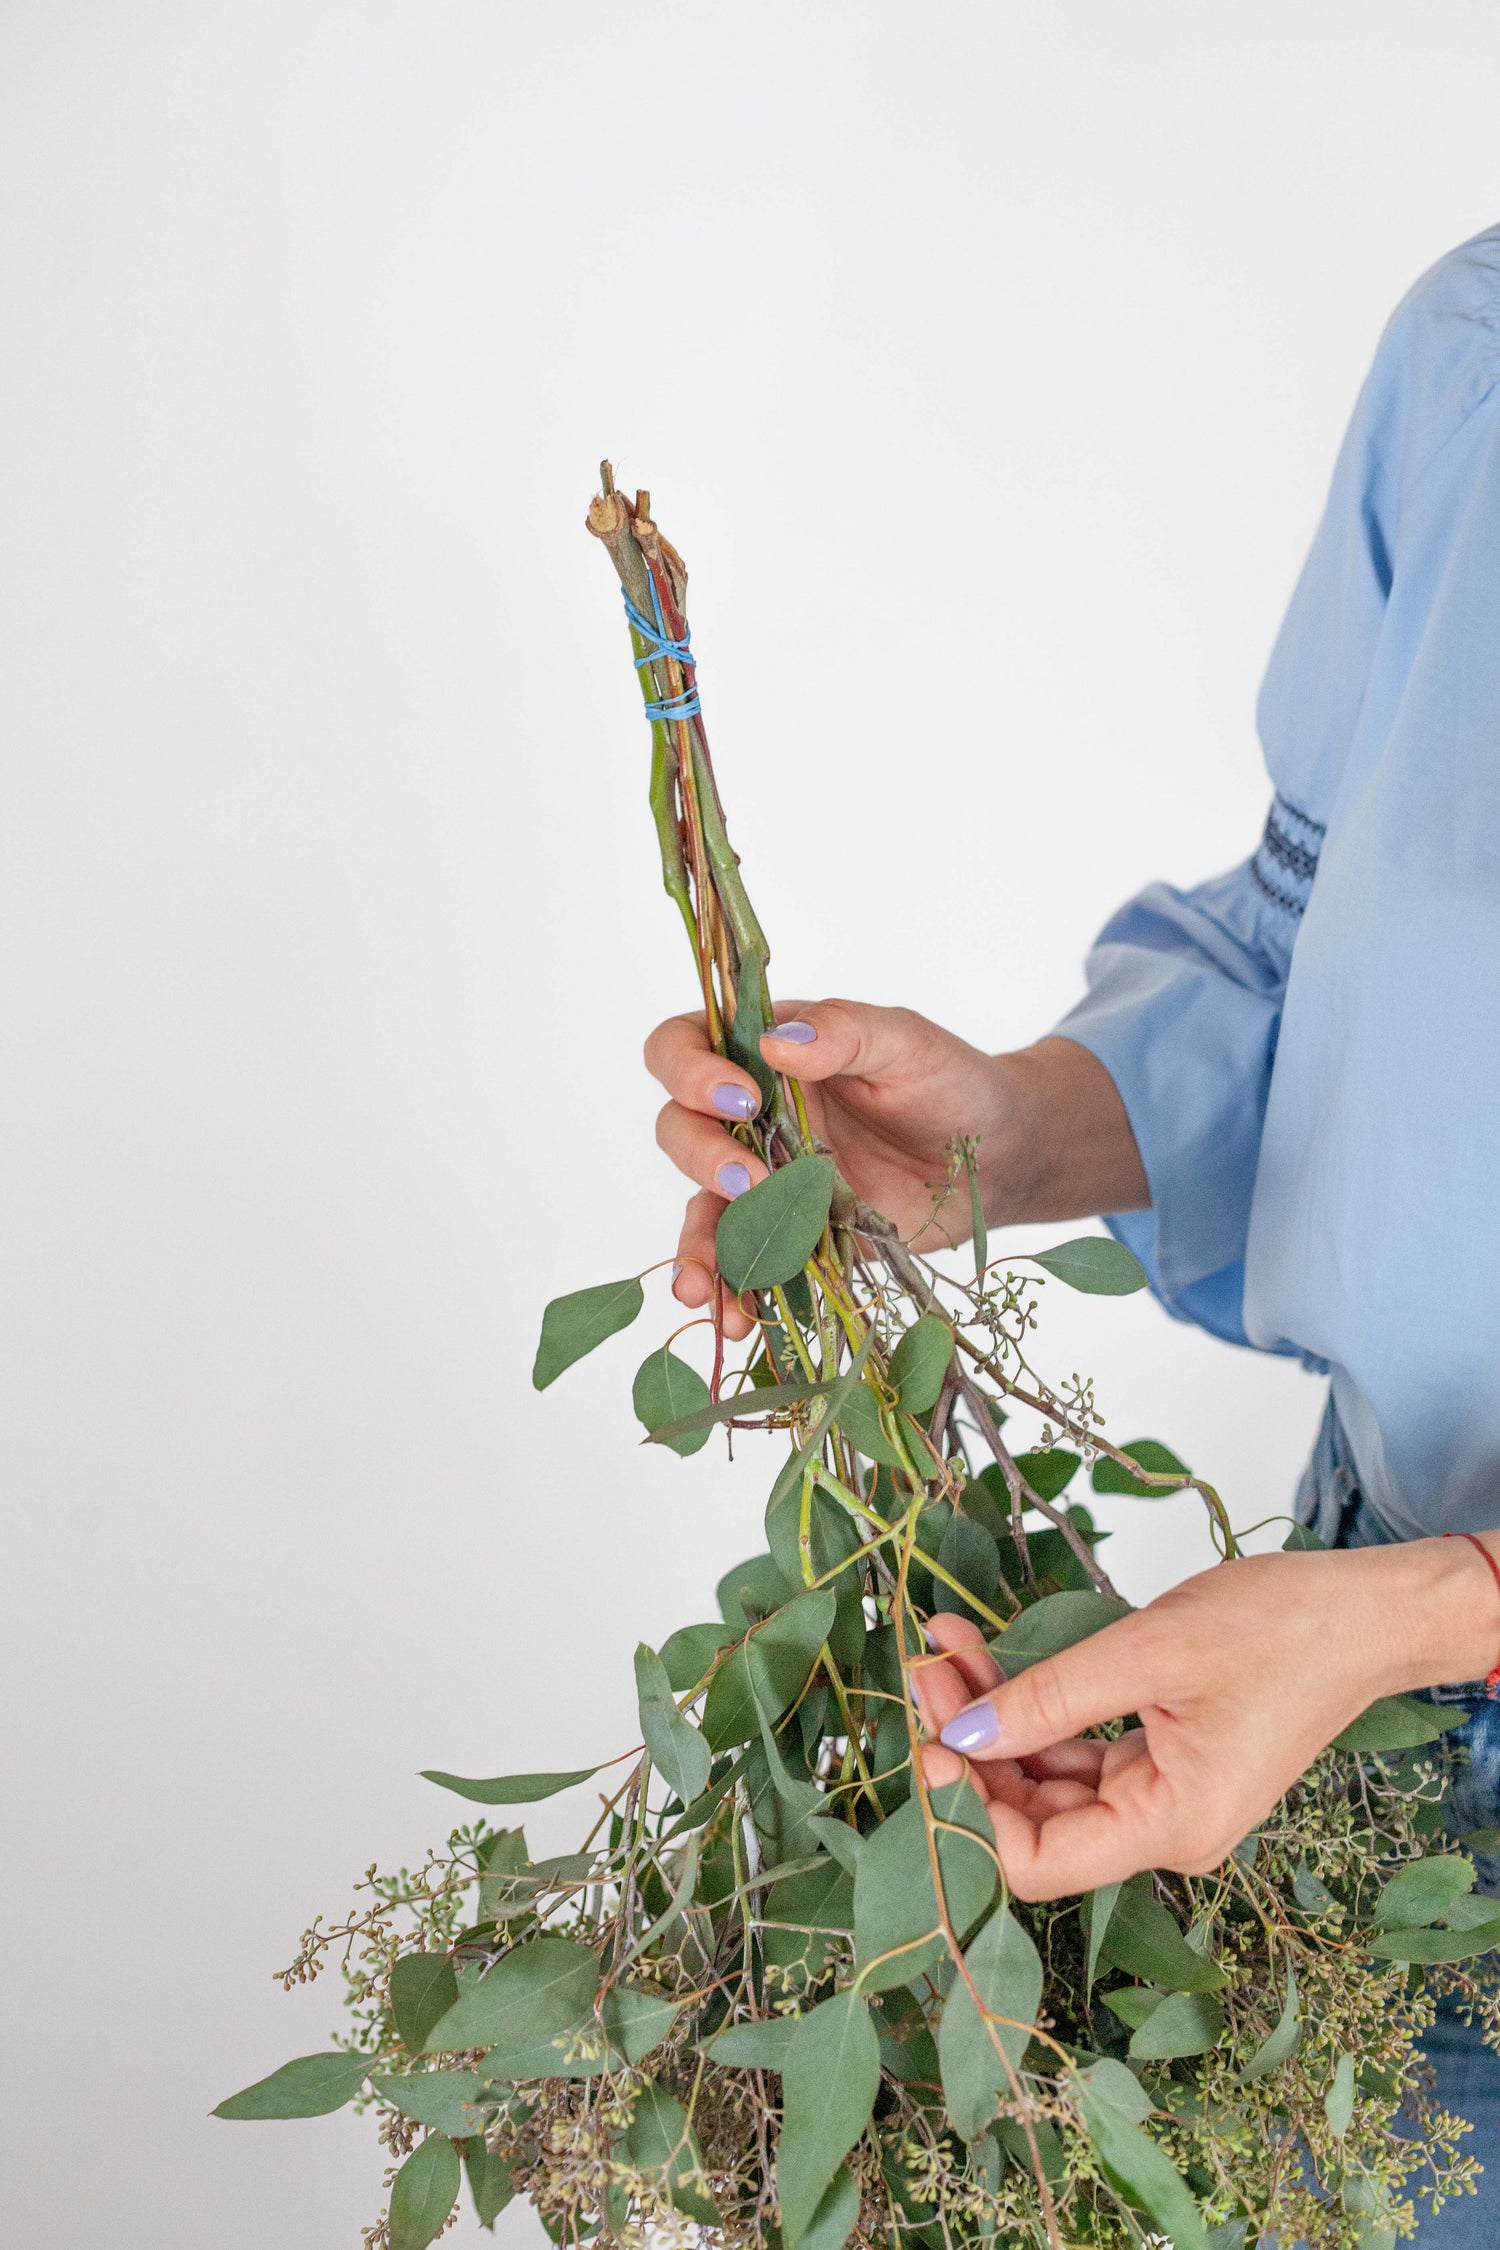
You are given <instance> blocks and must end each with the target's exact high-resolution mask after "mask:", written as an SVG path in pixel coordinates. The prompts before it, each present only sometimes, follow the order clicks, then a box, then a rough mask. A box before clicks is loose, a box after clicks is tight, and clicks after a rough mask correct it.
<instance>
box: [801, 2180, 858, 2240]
mask: <svg viewBox="0 0 1500 2250" xmlns="http://www.w3.org/2000/svg"><path fill="white" fill-rule="evenodd" d="M858 2217H859V2183H858V2182H857V2181H856V2180H855V2178H854V2176H853V2174H852V2173H851V2172H850V2170H849V2167H848V2165H847V2164H841V2165H840V2166H839V2168H838V2170H837V2171H836V2172H835V2173H834V2175H833V2178H832V2180H831V2181H830V2183H829V2185H828V2186H827V2187H826V2188H825V2189H824V2190H823V2196H822V2200H821V2202H820V2203H819V2205H818V2208H817V2210H816V2211H814V2213H813V2215H812V2218H811V2220H810V2221H809V2223H808V2226H807V2229H806V2231H805V2233H804V2234H803V2236H802V2240H801V2244H800V2250H843V2246H844V2244H845V2243H846V2242H847V2241H848V2239H849V2237H850V2235H851V2234H852V2233H853V2232H854V2222H855V2220H856V2219H857V2218H858Z"/></svg>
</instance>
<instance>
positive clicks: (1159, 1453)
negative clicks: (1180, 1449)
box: [1093, 1437, 1188, 1500]
mask: <svg viewBox="0 0 1500 2250" xmlns="http://www.w3.org/2000/svg"><path fill="white" fill-rule="evenodd" d="M1120 1451H1121V1452H1122V1453H1124V1454H1128V1456H1129V1457H1130V1459H1131V1460H1132V1461H1138V1462H1139V1463H1140V1465H1141V1467H1142V1468H1143V1469H1145V1470H1147V1471H1149V1473H1150V1474H1151V1475H1152V1476H1164V1477H1185V1476H1186V1475H1187V1473H1188V1467H1187V1463H1186V1462H1185V1461H1179V1460H1178V1458H1177V1456H1176V1454H1175V1453H1174V1452H1173V1451H1172V1449H1171V1447H1170V1446H1169V1445H1163V1444H1162V1443H1161V1442H1160V1440H1159V1439H1157V1438H1153V1437H1142V1438H1136V1439H1135V1441H1134V1442H1133V1443H1132V1444H1130V1445H1122V1446H1121V1447H1120ZM1093 1486H1094V1490H1095V1491H1096V1492H1123V1493H1125V1494H1127V1495H1128V1497H1129V1498H1130V1499H1132V1500H1170V1499H1171V1497H1172V1494H1173V1492H1174V1490H1176V1489H1177V1487H1175V1486H1172V1485H1166V1484H1147V1483H1146V1482H1145V1480H1144V1478H1141V1477H1133V1476H1132V1475H1131V1473H1130V1471H1129V1470H1128V1469H1122V1468H1121V1467H1120V1464H1119V1462H1118V1461H1111V1460H1109V1459H1107V1458H1106V1457H1105V1456H1104V1455H1103V1454H1101V1455H1100V1457H1099V1459H1098V1460H1097V1461H1096V1462H1095V1463H1094V1469H1093Z"/></svg>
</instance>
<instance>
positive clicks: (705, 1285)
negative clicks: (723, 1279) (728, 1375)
mask: <svg viewBox="0 0 1500 2250" xmlns="http://www.w3.org/2000/svg"><path fill="white" fill-rule="evenodd" d="M723 1209H724V1198H723V1196H722V1195H710V1194H709V1193H708V1192H707V1191H706V1190H705V1192H704V1193H702V1194H701V1195H695V1196H694V1197H693V1198H692V1200H691V1202H690V1203H689V1204H688V1207H687V1214H686V1216H685V1218H684V1219H683V1222H682V1236H681V1239H680V1241H679V1242H678V1245H677V1268H678V1270H677V1272H676V1274H675V1275H674V1276H673V1280H672V1294H673V1296H674V1297H675V1298H676V1299H677V1302H678V1304H679V1305H685V1306H687V1308H688V1309H689V1311H698V1310H701V1309H702V1308H703V1307H705V1306H708V1305H711V1304H712V1303H713V1302H714V1294H715V1291H714V1284H715V1282H716V1280H717V1279H718V1272H717V1268H716V1267H715V1264H714V1236H715V1233H716V1231H717V1228H718V1224H719V1215H720V1213H721V1212H722V1211H723ZM723 1305H724V1334H725V1335H726V1336H727V1337H728V1339H729V1341H730V1343H732V1344H739V1343H743V1341H744V1339H745V1338H746V1337H747V1336H748V1335H750V1334H751V1333H752V1331H753V1330H754V1328H755V1322H754V1320H753V1319H752V1318H751V1317H750V1315H749V1314H748V1313H747V1312H746V1311H745V1308H744V1306H743V1305H742V1304H741V1303H740V1301H739V1299H738V1298H737V1297H734V1296H731V1294H730V1292H729V1291H728V1290H727V1289H726V1290H724V1292H723Z"/></svg>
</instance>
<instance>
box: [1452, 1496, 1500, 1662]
mask: <svg viewBox="0 0 1500 2250" xmlns="http://www.w3.org/2000/svg"><path fill="white" fill-rule="evenodd" d="M1443 1537H1444V1538H1445V1539H1467V1540H1468V1542H1469V1545H1470V1546H1471V1547H1472V1548H1473V1549H1474V1552H1475V1554H1476V1555H1483V1557H1484V1559H1485V1562H1486V1563H1487V1565H1488V1566H1489V1573H1490V1576H1491V1578H1493V1579H1494V1581H1495V1584H1496V1586H1497V1587H1500V1563H1497V1562H1496V1560H1495V1558H1494V1556H1493V1555H1492V1554H1491V1553H1490V1551H1489V1548H1488V1547H1486V1546H1485V1544H1484V1542H1483V1541H1482V1540H1481V1539H1478V1538H1476V1536H1475V1534H1474V1533H1473V1532H1472V1531H1445V1532H1444V1533H1443ZM1484 1692H1485V1694H1486V1695H1488V1696H1490V1697H1491V1698H1493V1697H1495V1696H1497V1695H1500V1664H1497V1665H1496V1666H1495V1669H1494V1671H1493V1672H1491V1673H1489V1674H1488V1675H1487V1677H1486V1679H1485V1683H1484Z"/></svg>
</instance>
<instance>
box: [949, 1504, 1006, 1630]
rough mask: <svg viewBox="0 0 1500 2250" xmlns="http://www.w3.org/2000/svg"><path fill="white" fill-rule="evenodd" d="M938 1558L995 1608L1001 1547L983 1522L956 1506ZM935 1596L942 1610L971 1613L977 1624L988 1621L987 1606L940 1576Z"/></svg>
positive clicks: (954, 1575)
mask: <svg viewBox="0 0 1500 2250" xmlns="http://www.w3.org/2000/svg"><path fill="white" fill-rule="evenodd" d="M937 1560H938V1561H939V1562H940V1563H941V1564H942V1566H943V1568H944V1570H946V1571H948V1572H949V1573H950V1575H951V1576H952V1577H954V1578H956V1579H957V1580H958V1582H959V1584H960V1585H961V1586H962V1587H964V1588H965V1590H966V1591H967V1592H968V1593H970V1594H972V1595H974V1596H975V1598H976V1600H977V1601H979V1602H980V1603H981V1604H983V1608H984V1609H989V1610H993V1608H994V1605H995V1601H996V1598H997V1596H998V1593H999V1588H1000V1550H999V1548H998V1547H997V1546H996V1545H995V1542H994V1540H993V1539H992V1538H991V1536H990V1534H989V1533H988V1532H987V1531H986V1530H985V1529H984V1528H983V1526H982V1525H980V1524H977V1523H975V1522H973V1521H972V1519H971V1518H970V1517H968V1516H966V1515H965V1514H964V1513H963V1511H962V1510H961V1509H955V1510H954V1512H953V1515H952V1518H951V1519H950V1521H949V1524H948V1528H947V1530H946V1531H945V1532H944V1533H943V1543H942V1545H941V1547H939V1549H938V1552H937ZM933 1600H934V1604H935V1606H936V1608H937V1609H938V1611H939V1613H940V1614H943V1615H947V1616H953V1617H967V1618H969V1619H970V1620H971V1621H972V1622H973V1623H974V1624H976V1625H984V1624H985V1623H987V1622H988V1620H987V1619H986V1618H985V1616H984V1614H983V1610H981V1609H975V1608H974V1607H973V1606H972V1605H971V1604H970V1603H968V1602H966V1601H965V1600H964V1597H963V1595H962V1594H959V1593H955V1591H954V1589H953V1588H952V1587H951V1586H948V1585H945V1584H944V1582H943V1581H942V1579H940V1578H938V1579H935V1581H934V1593H933ZM1003 1613H1004V1612H1003V1609H1002V1612H1001V1614H1002V1615H1003Z"/></svg>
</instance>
